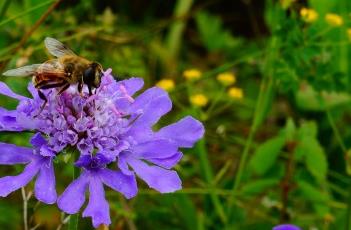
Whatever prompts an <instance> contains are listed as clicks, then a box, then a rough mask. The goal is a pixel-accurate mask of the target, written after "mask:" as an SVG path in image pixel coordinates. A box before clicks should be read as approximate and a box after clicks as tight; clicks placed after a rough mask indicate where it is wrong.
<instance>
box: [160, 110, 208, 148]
mask: <svg viewBox="0 0 351 230" xmlns="http://www.w3.org/2000/svg"><path fill="white" fill-rule="evenodd" d="M204 132H205V129H204V126H203V125H202V124H201V122H199V121H198V120H195V119H194V118H192V117H191V116H187V117H185V118H183V119H181V120H180V121H178V122H177V123H174V124H171V125H168V126H166V127H164V128H162V129H160V130H159V131H158V132H157V133H156V134H155V135H156V137H158V138H167V139H171V140H172V141H174V142H175V143H176V144H177V145H178V146H179V147H187V148H190V147H192V146H193V145H194V144H195V142H196V141H198V140H199V139H201V138H202V136H203V135H204Z"/></svg>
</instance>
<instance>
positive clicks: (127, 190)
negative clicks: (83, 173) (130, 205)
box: [99, 169, 138, 199]
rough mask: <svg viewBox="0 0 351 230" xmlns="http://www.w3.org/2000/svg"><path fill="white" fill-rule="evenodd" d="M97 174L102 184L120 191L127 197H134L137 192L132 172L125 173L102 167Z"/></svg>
mask: <svg viewBox="0 0 351 230" xmlns="http://www.w3.org/2000/svg"><path fill="white" fill-rule="evenodd" d="M99 174H100V178H101V180H102V182H103V183H104V184H106V185H107V186H109V187H110V188H112V189H114V190H116V191H118V192H120V193H122V194H123V195H124V196H125V197H126V198H127V199H130V198H132V197H134V196H135V195H136V194H137V193H138V188H137V184H136V179H135V176H134V174H133V175H125V174H123V173H121V172H117V171H112V170H110V169H102V170H100V173H99Z"/></svg>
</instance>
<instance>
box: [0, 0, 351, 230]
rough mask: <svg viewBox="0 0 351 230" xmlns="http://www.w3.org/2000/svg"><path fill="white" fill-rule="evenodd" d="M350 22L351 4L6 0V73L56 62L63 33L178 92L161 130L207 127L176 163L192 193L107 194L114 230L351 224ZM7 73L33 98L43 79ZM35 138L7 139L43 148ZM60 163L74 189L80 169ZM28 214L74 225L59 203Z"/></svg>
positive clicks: (13, 215) (8, 213)
mask: <svg viewBox="0 0 351 230" xmlns="http://www.w3.org/2000/svg"><path fill="white" fill-rule="evenodd" d="M350 13H351V1H349V0H334V1H330V0H309V1H306V0H280V1H277V0H276V1H274V0H262V1H253V0H236V1H233V0H231V1H230V0H202V1H200V0H198V1H195V0H176V1H174V0H170V1H162V0H153V1H142V0H129V1H112V0H105V1H98V0H91V1H79V0H71V1H67V0H66V1H65V0H62V1H54V0H49V1H46V0H44V1H43V0H1V1H0V70H1V72H3V71H4V70H6V69H11V68H16V67H19V66H23V65H27V64H34V63H42V62H44V61H46V60H48V59H50V58H52V57H50V55H49V54H48V53H47V51H46V50H45V49H44V44H43V40H44V38H45V37H47V36H50V37H54V38H56V39H58V40H60V41H62V42H63V43H65V44H66V45H67V46H69V47H70V48H71V49H72V50H73V51H75V52H76V53H77V54H79V55H81V56H83V57H86V58H88V59H91V60H96V61H98V62H100V63H101V64H102V65H103V67H104V68H105V69H107V68H112V69H113V75H114V76H116V77H119V78H123V79H124V78H129V77H131V76H138V77H142V78H143V79H144V81H145V86H144V89H146V88H148V87H152V86H154V85H157V86H159V87H161V88H164V89H165V90H167V91H168V92H169V94H170V97H171V98H172V100H173V110H172V112H170V113H169V114H168V115H166V116H165V117H163V118H162V120H161V122H160V123H159V124H158V126H157V127H155V129H158V128H159V127H161V126H163V125H166V124H169V123H171V122H174V121H176V120H178V119H179V118H180V117H183V116H185V115H192V116H194V117H196V118H197V119H199V120H201V121H202V122H203V123H204V125H205V127H206V134H205V137H204V138H203V140H201V141H200V142H199V143H197V145H196V146H195V148H193V149H190V150H185V151H184V157H183V159H182V160H181V162H180V163H179V164H178V165H177V167H176V170H177V172H178V173H179V174H180V176H181V178H182V181H183V189H182V190H181V191H178V192H176V193H173V194H159V193H157V192H155V191H153V190H151V189H149V188H147V186H146V185H145V184H144V183H143V182H141V181H139V188H140V191H139V195H138V196H137V197H135V198H133V199H131V200H125V199H124V198H123V197H122V196H121V195H120V194H118V193H116V192H114V191H111V190H109V189H106V191H107V192H106V193H107V197H108V200H109V203H110V209H111V219H112V224H111V226H110V227H109V229H113V230H117V229H132V230H134V229H199V230H201V229H233V230H236V229H240V230H246V229H252V230H256V229H258V230H261V229H262V230H265V229H267V230H268V229H272V227H273V226H275V225H277V224H279V223H294V224H296V225H298V226H300V227H302V229H310V230H312V229H313V230H317V229H323V230H324V229H351V228H350V226H351V177H350V174H351V151H350V146H351V129H349V128H348V126H349V125H350V123H351V104H350V99H351V98H350V90H351V72H350V50H351V49H350V48H351V47H350V45H351V14H350ZM0 78H1V80H2V81H4V82H6V83H7V84H8V85H9V86H10V87H11V88H12V89H13V90H14V91H15V92H18V93H20V94H23V95H28V96H29V93H28V92H27V90H26V87H27V84H28V82H29V81H30V78H23V79H15V78H11V79H10V78H5V77H3V76H1V77H0ZM0 105H1V106H2V107H5V108H7V109H15V108H16V105H17V104H16V101H14V100H12V99H9V98H6V97H4V96H0ZM31 135H32V134H31V133H21V134H16V133H0V141H3V142H10V143H15V144H18V145H23V146H29V142H28V139H29V137H30V136H31ZM0 154H1V153H0ZM55 167H56V169H57V170H56V176H57V189H58V192H59V193H61V192H62V191H63V189H64V187H65V186H67V185H68V184H69V183H70V181H71V176H70V175H71V171H70V170H72V169H71V168H68V167H65V165H63V164H58V165H57V166H55ZM22 169H23V168H22V167H21V166H16V167H13V166H11V167H9V166H1V167H0V176H5V175H14V174H16V173H19V172H21V170H22ZM25 190H26V191H27V193H29V192H30V191H33V183H31V184H29V185H28V186H27V187H26V188H25ZM22 202H23V200H22V196H21V192H20V191H17V192H15V193H13V194H11V195H10V196H9V197H7V198H1V199H0V229H6V228H7V229H23V224H22V218H23V205H22ZM28 216H29V224H30V227H31V228H35V229H67V225H65V224H64V219H65V218H66V217H67V216H64V215H63V214H62V213H60V211H59V210H58V209H57V207H56V206H55V205H52V206H48V205H44V204H41V203H38V202H37V201H36V200H35V199H34V198H31V199H30V200H29V202H28ZM79 229H92V227H91V220H90V219H80V220H79ZM101 229H103V228H101Z"/></svg>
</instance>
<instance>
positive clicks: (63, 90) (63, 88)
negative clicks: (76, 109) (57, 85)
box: [57, 82, 70, 95]
mask: <svg viewBox="0 0 351 230" xmlns="http://www.w3.org/2000/svg"><path fill="white" fill-rule="evenodd" d="M69 86H70V84H69V83H67V82H66V84H65V85H63V86H62V87H61V89H60V90H59V92H58V94H57V95H61V94H62V93H63V92H65V90H66V89H68V88H69Z"/></svg>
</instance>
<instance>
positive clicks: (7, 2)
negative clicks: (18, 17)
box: [0, 0, 11, 20]
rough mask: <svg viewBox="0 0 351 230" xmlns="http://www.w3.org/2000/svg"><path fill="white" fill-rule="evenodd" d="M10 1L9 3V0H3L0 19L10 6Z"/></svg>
mask: <svg viewBox="0 0 351 230" xmlns="http://www.w3.org/2000/svg"><path fill="white" fill-rule="evenodd" d="M10 3H11V1H10V0H5V1H4V3H3V4H2V8H1V11H0V20H1V19H2V18H3V17H4V15H5V13H6V11H7V9H8V8H9V6H10Z"/></svg>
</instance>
